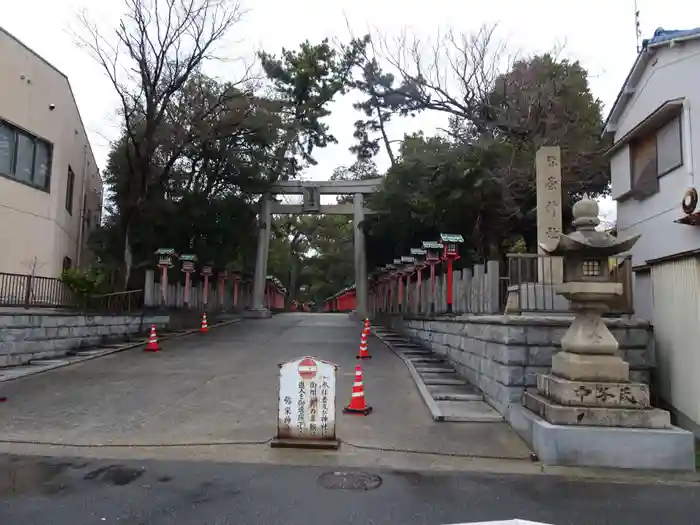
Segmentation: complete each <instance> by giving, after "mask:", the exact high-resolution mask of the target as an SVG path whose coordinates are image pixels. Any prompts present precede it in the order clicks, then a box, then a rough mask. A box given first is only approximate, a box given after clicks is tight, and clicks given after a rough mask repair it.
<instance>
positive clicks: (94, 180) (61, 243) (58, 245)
mask: <svg viewBox="0 0 700 525" xmlns="http://www.w3.org/2000/svg"><path fill="white" fill-rule="evenodd" d="M0 72H1V74H0V120H2V121H5V122H9V123H10V124H12V125H14V126H16V127H18V128H21V129H23V130H25V131H27V132H29V133H31V134H33V135H35V136H37V137H39V138H41V139H44V140H46V141H48V142H49V143H51V144H52V145H53V151H52V157H51V166H50V186H49V191H48V192H47V191H42V190H40V189H37V188H34V187H30V186H28V185H25V184H22V183H19V182H17V181H15V180H12V179H11V178H10V177H7V176H0V272H11V273H29V271H30V270H29V268H30V266H31V261H32V260H33V259H34V258H35V257H36V261H37V263H38V264H37V265H36V270H37V271H36V274H37V275H43V276H47V277H56V276H58V275H59V274H60V272H61V268H62V263H63V258H64V257H70V259H71V260H72V262H73V265H74V266H76V265H77V257H78V252H79V250H78V240H79V238H80V222H81V221H80V216H81V211H83V210H82V204H83V191H85V193H86V195H87V199H86V201H87V202H88V206H87V209H86V210H84V212H83V213H82V215H83V217H86V216H88V215H89V216H90V221H89V224H90V228H94V227H95V225H96V224H97V223H98V222H99V217H100V216H101V202H102V182H101V179H100V176H99V172H98V170H97V166H96V164H95V159H94V157H93V155H92V151H91V149H90V143H89V141H88V139H87V136H86V133H85V129H84V127H83V124H82V122H81V120H80V114H79V113H78V109H77V106H76V103H75V100H74V98H73V95H72V93H71V89H70V85H69V84H68V79H67V78H66V77H65V76H63V74H61V73H60V72H59V71H57V70H56V69H54V68H53V67H52V66H51V65H49V64H48V63H47V62H45V61H44V60H43V59H41V58H40V57H38V56H37V55H36V54H34V53H33V52H32V51H30V50H29V49H28V48H27V47H25V46H24V45H22V44H21V43H20V42H18V41H17V40H15V39H14V38H13V37H12V36H10V35H9V34H7V33H6V32H5V31H4V30H2V29H1V28H0ZM51 104H53V105H54V106H55V108H54V109H53V110H51V109H50V105H51ZM69 166H70V167H71V168H72V170H73V172H74V173H75V185H74V188H73V213H72V215H71V214H69V213H68V211H66V186H67V180H68V167H69ZM0 175H2V174H0ZM84 175H85V176H84ZM96 219H97V220H96ZM86 226H87V225H86ZM87 236H88V230H87V227H86V228H85V230H84V233H83V244H84V243H85V241H86V240H87ZM80 251H81V263H82V264H83V265H85V264H88V263H89V262H90V260H91V254H89V253H86V250H85V249H84V248H83V249H82V250H80Z"/></svg>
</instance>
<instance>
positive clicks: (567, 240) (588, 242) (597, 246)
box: [540, 199, 641, 257]
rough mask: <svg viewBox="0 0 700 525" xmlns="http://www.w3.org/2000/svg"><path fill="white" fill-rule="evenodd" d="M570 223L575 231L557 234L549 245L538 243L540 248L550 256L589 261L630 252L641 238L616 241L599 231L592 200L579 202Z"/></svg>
mask: <svg viewBox="0 0 700 525" xmlns="http://www.w3.org/2000/svg"><path fill="white" fill-rule="evenodd" d="M572 212H573V215H574V220H573V222H572V224H573V226H574V227H575V228H576V231H575V232H573V233H570V234H568V235H564V234H560V235H559V236H558V237H557V238H556V239H553V240H552V241H550V242H542V243H540V247H541V248H542V249H543V250H544V251H545V252H547V253H548V254H549V255H566V254H572V253H579V254H580V255H584V256H586V255H587V256H591V257H595V256H598V257H607V256H611V255H616V254H618V253H622V252H626V251H629V250H630V249H631V248H632V246H634V245H635V244H636V242H637V241H638V240H639V238H640V237H641V234H637V235H633V236H631V237H627V238H623V239H619V238H617V237H615V236H613V235H611V234H610V233H609V232H606V231H598V230H596V226H598V224H600V219H598V212H599V206H598V203H597V202H596V201H595V200H593V199H581V200H580V201H578V202H577V203H576V204H574V207H573V209H572Z"/></svg>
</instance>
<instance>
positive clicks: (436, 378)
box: [419, 373, 467, 386]
mask: <svg viewBox="0 0 700 525" xmlns="http://www.w3.org/2000/svg"><path fill="white" fill-rule="evenodd" d="M419 375H420V378H421V380H422V381H423V383H424V384H425V386H431V385H466V384H467V382H466V381H465V380H464V379H462V378H461V377H459V376H458V375H457V374H455V373H452V374H419Z"/></svg>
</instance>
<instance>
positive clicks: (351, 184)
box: [251, 179, 383, 317]
mask: <svg viewBox="0 0 700 525" xmlns="http://www.w3.org/2000/svg"><path fill="white" fill-rule="evenodd" d="M382 180H383V179H368V180H357V181H354V180H337V181H336V180H328V181H284V182H277V183H275V184H273V185H272V187H271V188H270V191H269V192H268V193H265V194H264V195H262V197H261V198H260V216H259V221H258V252H257V257H256V261H255V278H254V281H253V304H252V307H251V315H252V316H254V317H270V315H271V312H270V311H269V310H268V309H267V307H266V305H265V277H266V276H267V257H268V253H269V250H270V228H269V225H270V223H271V220H272V215H273V214H293V215H300V214H320V215H352V217H353V231H354V247H355V286H356V293H357V309H356V312H357V314H358V315H362V316H364V315H366V314H367V257H366V253H365V235H364V232H363V231H362V230H361V229H360V223H361V222H362V221H363V220H364V218H365V215H366V214H370V213H374V212H373V211H372V210H370V209H368V208H365V206H364V196H365V195H369V194H372V193H374V192H376V191H377V188H378V187H379V185H380V184H381V183H382ZM348 194H350V195H353V202H352V204H350V203H346V204H321V195H348ZM273 195H303V196H304V202H303V204H283V203H281V202H279V201H277V200H275V199H274V197H273Z"/></svg>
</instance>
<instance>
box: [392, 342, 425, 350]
mask: <svg viewBox="0 0 700 525" xmlns="http://www.w3.org/2000/svg"><path fill="white" fill-rule="evenodd" d="M391 346H394V347H396V348H421V349H422V348H423V347H422V346H421V345H417V344H416V343H391Z"/></svg>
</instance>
